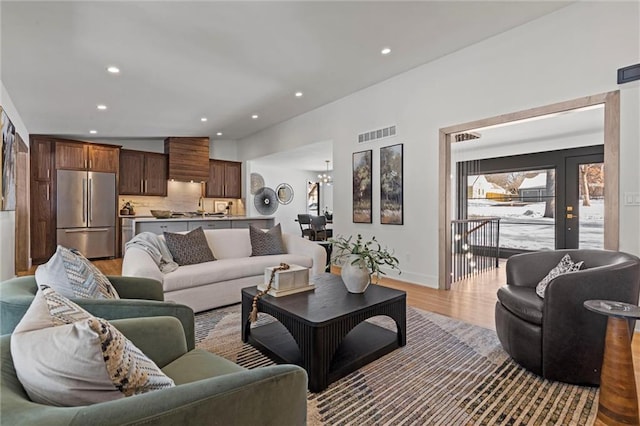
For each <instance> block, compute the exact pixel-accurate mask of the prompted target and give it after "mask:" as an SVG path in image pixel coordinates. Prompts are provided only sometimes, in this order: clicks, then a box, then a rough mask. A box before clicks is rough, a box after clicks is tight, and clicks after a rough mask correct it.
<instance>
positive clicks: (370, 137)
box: [358, 126, 396, 143]
mask: <svg viewBox="0 0 640 426" xmlns="http://www.w3.org/2000/svg"><path fill="white" fill-rule="evenodd" d="M395 135H396V126H389V127H385V128H383V129H377V130H371V131H369V132H364V133H360V134H359V135H358V143H363V142H371V141H375V140H378V139H384V138H391V137H393V136H395Z"/></svg>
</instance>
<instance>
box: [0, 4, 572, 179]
mask: <svg viewBox="0 0 640 426" xmlns="http://www.w3.org/2000/svg"><path fill="white" fill-rule="evenodd" d="M568 3H569V2H567V1H564V2H554V1H448V2H444V1H440V2H435V1H434V2H432V1H422V2H400V1H388V2H333V1H332V2H310V1H301V2H296V1H290V2H265V1H261V2H213V1H200V2H192V1H160V2H155V1H122V2H94V1H70V2H58V1H44V2H34V1H19V2H16V1H6V0H3V1H2V2H0V8H1V29H0V31H1V33H0V34H1V46H0V47H1V52H2V54H1V63H0V78H1V79H2V82H3V84H4V86H5V87H6V89H7V91H8V93H9V94H10V95H11V97H12V100H13V102H14V104H15V106H16V108H17V109H18V111H19V112H20V115H21V118H22V119H23V121H24V122H25V125H26V126H27V128H28V129H29V131H30V132H31V133H34V134H36V133H44V134H56V135H66V136H74V137H80V138H84V139H89V138H91V136H90V135H89V133H88V132H89V130H90V129H95V130H97V131H98V135H97V137H126V138H128V139H131V138H135V137H163V136H189V135H191V136H194V135H199V136H210V137H213V138H215V137H216V136H215V134H216V132H218V131H221V132H223V136H221V138H224V139H239V138H242V137H245V136H248V135H250V134H253V133H255V132H257V131H260V130H262V129H264V128H266V127H269V126H272V125H274V124H276V123H279V122H281V121H284V120H287V119H289V118H291V117H294V116H296V115H299V114H302V113H304V112H306V111H309V110H312V109H314V108H317V107H319V106H321V105H323V104H326V103H329V102H332V101H334V100H336V99H339V98H341V97H343V96H346V95H348V94H350V93H353V92H355V91H357V90H360V89H363V88H365V87H368V86H370V85H372V84H375V83H377V82H380V81H382V80H385V79H387V78H389V77H392V76H394V75H396V74H399V73H401V72H404V71H407V70H409V69H411V68H414V67H416V66H418V65H420V64H423V63H426V62H429V61H432V60H434V59H436V58H439V57H441V56H444V55H446V54H448V53H451V52H453V51H456V50H458V49H461V48H463V47H465V46H468V45H471V44H473V43H476V42H479V41H481V40H483V39H486V38H488V37H491V36H492V35H495V34H498V33H501V32H503V31H506V30H508V29H510V28H512V27H515V26H518V25H521V24H523V23H526V22H528V21H531V20H533V19H536V18H538V17H540V16H542V15H545V14H547V13H550V12H552V11H554V10H557V9H559V8H561V7H563V6H565V5H567V4H568ZM384 46H389V47H391V48H392V52H391V54H390V55H388V56H382V55H381V54H380V50H381V48H382V47H384ZM108 65H117V66H118V67H120V69H121V70H122V72H121V74H120V75H110V74H108V73H107V72H106V71H105V68H106V67H107V66H108ZM298 90H300V91H302V92H304V96H303V97H301V98H295V97H294V92H295V91H298ZM100 103H104V104H106V105H107V106H108V109H107V110H106V111H98V110H97V109H96V105H97V104H100ZM254 113H256V114H259V116H260V117H259V119H257V120H252V119H251V118H250V116H251V115H252V114H254ZM200 117H207V118H208V121H207V122H206V123H203V122H201V121H200ZM319 155H324V154H322V153H321V154H319ZM318 160H320V163H319V164H321V166H320V168H322V167H323V165H324V164H323V162H324V160H325V158H318Z"/></svg>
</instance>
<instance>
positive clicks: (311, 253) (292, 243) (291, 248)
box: [282, 233, 327, 275]
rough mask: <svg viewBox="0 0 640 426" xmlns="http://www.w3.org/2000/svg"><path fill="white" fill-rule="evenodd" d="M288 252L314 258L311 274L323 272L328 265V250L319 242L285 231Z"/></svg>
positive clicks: (283, 235)
mask: <svg viewBox="0 0 640 426" xmlns="http://www.w3.org/2000/svg"><path fill="white" fill-rule="evenodd" d="M282 238H283V240H284V245H285V246H286V247H287V253H289V254H298V255H302V256H308V257H310V258H311V259H312V260H313V266H312V267H311V270H310V275H318V274H322V273H323V272H324V270H325V268H326V266H327V252H326V251H325V249H324V248H323V247H322V246H321V245H320V244H318V243H315V242H313V241H310V240H307V239H305V238H302V237H299V236H297V235H293V234H287V233H283V234H282Z"/></svg>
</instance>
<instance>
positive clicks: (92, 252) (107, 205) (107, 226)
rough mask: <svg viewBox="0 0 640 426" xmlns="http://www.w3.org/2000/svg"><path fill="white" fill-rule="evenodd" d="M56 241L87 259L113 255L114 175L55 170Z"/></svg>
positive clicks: (114, 223)
mask: <svg viewBox="0 0 640 426" xmlns="http://www.w3.org/2000/svg"><path fill="white" fill-rule="evenodd" d="M57 178H58V180H57V194H58V195H57V205H58V206H57V239H58V244H60V245H62V246H64V247H67V248H75V249H78V250H79V251H80V252H81V253H82V254H83V255H84V256H85V257H87V258H97V257H114V256H115V249H116V246H115V244H116V238H115V236H116V231H115V228H116V175H115V174H114V173H99V172H85V171H75V170H58V174H57Z"/></svg>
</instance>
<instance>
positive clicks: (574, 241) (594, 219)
mask: <svg viewBox="0 0 640 426" xmlns="http://www.w3.org/2000/svg"><path fill="white" fill-rule="evenodd" d="M603 165H604V147H603V145H596V146H590V147H582V148H573V149H565V150H557V151H548V152H538V153H531V154H523V155H516V156H509V157H499V158H489V159H482V160H473V161H467V162H461V163H458V165H457V177H458V179H457V181H458V197H457V199H458V204H457V216H458V219H473V218H478V217H487V216H490V217H498V218H500V235H499V241H500V255H501V257H509V256H511V255H512V254H516V253H522V252H527V251H535V250H553V249H563V248H603V247H604V201H605V200H604V167H603Z"/></svg>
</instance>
